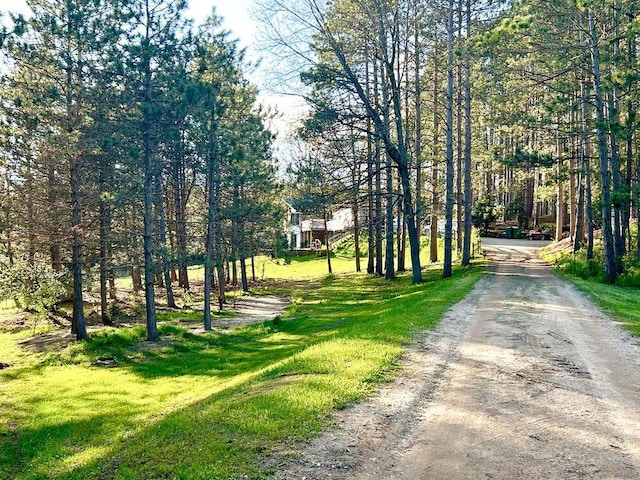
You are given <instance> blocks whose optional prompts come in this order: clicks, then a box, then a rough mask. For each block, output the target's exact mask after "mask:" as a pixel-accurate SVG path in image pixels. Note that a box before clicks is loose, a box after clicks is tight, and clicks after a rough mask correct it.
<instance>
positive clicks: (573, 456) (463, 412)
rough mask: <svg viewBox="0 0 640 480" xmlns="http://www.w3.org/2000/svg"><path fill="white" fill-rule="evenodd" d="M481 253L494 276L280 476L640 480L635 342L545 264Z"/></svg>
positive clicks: (524, 250) (497, 246)
mask: <svg viewBox="0 0 640 480" xmlns="http://www.w3.org/2000/svg"><path fill="white" fill-rule="evenodd" d="M535 243H537V242H526V241H523V242H518V241H504V240H503V241H495V240H494V241H492V242H491V243H489V244H487V245H485V246H486V248H487V253H488V254H489V257H490V259H491V261H492V264H491V267H490V272H489V274H488V275H487V276H486V277H485V278H483V279H482V280H480V281H479V282H478V283H477V284H476V287H475V288H474V289H473V291H472V292H470V294H469V295H468V296H467V297H466V298H465V299H464V300H463V301H462V302H460V303H458V304H457V305H455V306H454V307H453V308H452V309H451V310H450V311H449V312H448V313H447V315H446V317H445V319H444V320H443V321H442V322H441V324H440V325H439V326H438V328H437V329H435V330H434V331H432V332H426V333H425V334H424V335H423V336H422V337H421V338H420V339H418V341H417V342H416V343H415V344H413V345H411V346H410V347H409V349H408V351H407V354H406V355H405V358H404V363H403V365H404V368H403V370H402V372H401V373H400V375H399V376H398V377H397V379H396V380H395V381H394V382H393V383H392V384H390V385H388V386H386V387H384V388H383V389H382V391H381V392H380V395H378V396H376V397H375V398H372V399H369V400H367V401H365V402H363V403H361V404H358V405H355V406H353V407H351V408H349V409H346V410H345V411H342V412H339V414H338V415H337V419H336V420H337V427H336V428H335V429H333V430H332V431H330V432H328V433H327V434H325V435H323V436H322V437H320V438H318V439H316V440H314V441H313V442H311V444H309V445H308V446H307V447H306V448H305V449H304V451H303V452H300V456H299V457H294V458H290V457H284V456H282V457H279V458H277V459H274V461H273V465H274V468H275V469H276V470H277V473H276V475H275V478H277V479H287V480H293V479H303V478H304V479H307V480H311V479H326V478H333V479H403V480H407V479H409V480H423V479H424V480H427V479H450V480H455V479H483V478H487V479H505V480H506V479H509V480H511V479H516V478H518V479H538V478H545V479H637V478H640V348H639V347H638V342H637V341H636V340H634V339H632V338H630V337H629V335H627V334H626V333H625V332H623V331H621V330H620V329H619V327H618V326H617V325H615V324H614V323H613V322H611V320H609V319H608V318H607V317H606V316H605V315H603V314H602V313H601V312H600V311H599V310H598V309H597V308H596V307H594V306H593V305H592V304H591V303H590V302H589V301H588V300H586V299H585V298H584V297H583V296H582V295H581V294H580V293H579V292H578V291H577V290H576V289H575V288H574V287H573V286H572V285H570V284H569V283H568V282H566V281H564V280H562V279H560V278H558V277H557V276H556V275H555V274H554V273H553V272H552V270H551V269H550V268H549V267H547V266H546V265H545V264H544V263H543V262H542V261H540V260H539V259H538V258H537V257H536V255H535V253H534V250H533V248H532V247H531V245H533V244H535Z"/></svg>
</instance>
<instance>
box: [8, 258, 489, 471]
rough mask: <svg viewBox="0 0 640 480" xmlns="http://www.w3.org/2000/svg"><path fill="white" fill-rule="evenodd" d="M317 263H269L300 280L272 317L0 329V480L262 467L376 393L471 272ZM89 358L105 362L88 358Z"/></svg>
mask: <svg viewBox="0 0 640 480" xmlns="http://www.w3.org/2000/svg"><path fill="white" fill-rule="evenodd" d="M333 260H335V262H334V266H335V268H336V270H337V269H339V268H341V267H340V265H343V267H342V268H350V269H353V266H354V263H353V260H352V259H340V258H337V259H333ZM325 262H326V259H318V258H311V259H304V258H302V257H301V259H299V260H298V259H292V261H291V263H290V264H289V265H284V264H282V265H272V266H270V268H273V269H272V270H271V273H270V275H272V276H277V275H282V276H283V277H285V276H286V278H288V279H291V278H301V281H300V282H299V283H297V284H296V286H295V288H296V289H297V291H298V293H299V295H298V296H297V297H296V303H295V304H294V305H292V307H291V308H290V309H289V310H288V312H287V313H286V314H284V315H282V317H281V319H279V320H278V321H275V322H271V321H270V322H266V323H261V324H253V325H250V326H247V327H243V328H238V329H235V330H232V331H230V332H229V333H224V334H223V333H211V334H204V335H195V334H192V333H189V332H188V331H187V330H186V329H185V328H184V327H182V326H181V323H180V322H181V321H193V320H196V319H197V318H198V317H199V315H200V312H198V311H197V310H186V311H181V312H168V313H162V316H161V320H162V324H161V326H160V333H161V336H162V340H161V342H159V343H157V344H149V343H147V342H144V341H143V339H144V335H145V332H144V328H143V327H130V328H117V329H115V328H114V329H105V330H103V331H101V332H99V333H92V334H91V338H90V339H89V341H86V342H82V343H76V342H72V343H70V344H69V345H68V346H66V347H64V348H61V349H59V350H56V351H44V352H37V351H32V350H28V349H26V348H25V347H24V346H21V345H20V343H19V342H21V341H23V340H25V339H26V338H27V337H29V336H30V333H29V332H24V331H23V332H5V333H0V362H4V363H8V364H10V365H11V366H10V367H9V368H6V369H4V370H0V478H12V479H14V478H15V479H17V480H25V479H41V478H61V479H78V480H79V479H98V478H115V479H151V478H154V479H159V478H181V479H233V478H255V479H258V478H264V477H265V475H267V474H268V472H267V471H266V470H265V468H266V467H265V466H264V465H263V463H261V458H262V457H263V456H264V455H265V454H266V453H269V452H272V451H275V450H281V449H283V448H288V446H290V445H291V444H292V442H297V441H300V440H304V439H308V438H310V437H312V436H313V435H315V434H317V433H319V432H320V431H321V430H322V429H323V428H325V426H326V425H327V423H328V422H329V421H330V413H331V411H332V410H333V409H336V408H342V407H344V406H345V405H347V404H349V403H350V402H353V401H356V400H358V399H360V398H362V397H363V396H365V395H368V394H371V393H372V392H373V391H375V389H376V388H377V386H378V385H379V384H380V382H382V381H384V380H385V379H387V378H389V375H390V374H392V372H393V371H394V369H395V368H396V366H397V364H398V358H399V356H400V355H401V353H402V350H403V345H404V344H405V343H406V342H408V341H409V340H410V338H411V336H412V335H413V334H414V333H415V332H416V331H420V330H424V329H427V328H431V327H433V326H434V325H435V324H436V323H437V321H438V320H439V319H440V318H441V316H442V314H443V313H444V311H446V310H447V309H448V308H449V307H450V306H451V305H452V304H453V303H455V302H456V301H458V300H459V299H461V298H462V296H464V294H465V293H466V292H467V291H468V290H469V289H470V288H471V287H472V285H473V283H474V282H475V281H476V280H477V279H478V278H479V277H480V275H481V270H480V269H473V270H462V269H460V270H456V273H455V276H454V278H452V279H448V280H441V279H440V278H439V277H440V270H439V269H438V270H433V271H428V272H426V273H425V282H424V283H422V284H420V285H412V284H411V283H410V277H409V276H408V275H405V276H402V277H401V278H399V279H397V280H395V281H392V282H388V281H384V280H383V279H380V278H371V277H368V276H366V275H364V274H349V275H337V276H331V277H327V276H326V275H323V269H324V268H326V263H325ZM363 266H364V265H363ZM265 269H266V267H265ZM278 269H280V270H278ZM287 269H290V270H287ZM278 272H280V273H278ZM305 275H306V277H305ZM276 278H277V277H276ZM305 279H309V280H313V282H310V281H306V280H305ZM100 357H113V358H114V359H115V360H116V362H117V363H116V366H115V367H113V368H109V367H104V366H97V365H92V362H94V361H95V360H96V359H97V358H100Z"/></svg>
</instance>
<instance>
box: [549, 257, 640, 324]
mask: <svg viewBox="0 0 640 480" xmlns="http://www.w3.org/2000/svg"><path fill="white" fill-rule="evenodd" d="M552 247H553V245H550V246H549V247H547V248H545V249H543V250H542V256H543V258H544V259H545V260H546V261H547V262H548V263H549V264H551V265H554V266H555V268H556V271H557V272H558V273H559V274H560V275H562V277H564V278H566V279H567V280H569V281H571V282H572V283H573V284H575V285H576V287H577V288H578V289H579V290H580V291H582V292H583V293H585V294H586V295H587V296H588V297H589V298H590V299H591V300H592V301H593V302H594V303H595V304H596V305H598V306H599V307H600V308H602V309H603V310H604V311H605V312H606V313H607V314H608V315H610V316H611V317H612V318H613V319H615V320H616V321H618V322H620V324H621V325H623V326H624V328H626V329H627V330H629V331H630V332H631V333H632V334H633V335H637V336H640V290H639V289H638V288H636V287H629V286H624V285H620V284H615V285H610V284H607V283H604V279H605V275H604V267H603V266H602V261H603V260H602V248H601V246H600V245H596V249H595V252H594V253H595V258H593V259H590V260H587V258H586V253H585V252H584V251H580V252H578V253H576V254H572V253H570V250H569V249H567V250H560V251H556V252H554V253H552V251H553V248H552ZM634 275H637V272H634V271H633V268H630V269H629V271H628V272H627V273H626V274H625V275H623V276H622V277H620V278H619V280H622V281H624V280H626V281H628V282H629V281H630V279H633V277H634ZM632 283H633V282H632ZM635 283H637V282H635Z"/></svg>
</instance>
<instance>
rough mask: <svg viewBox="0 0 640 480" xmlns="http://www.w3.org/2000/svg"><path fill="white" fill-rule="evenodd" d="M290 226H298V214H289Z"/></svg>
mask: <svg viewBox="0 0 640 480" xmlns="http://www.w3.org/2000/svg"><path fill="white" fill-rule="evenodd" d="M291 225H300V214H299V213H292V214H291Z"/></svg>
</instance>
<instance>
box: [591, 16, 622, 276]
mask: <svg viewBox="0 0 640 480" xmlns="http://www.w3.org/2000/svg"><path fill="white" fill-rule="evenodd" d="M589 37H590V38H589V40H590V42H589V43H590V47H591V64H592V68H593V70H592V75H593V86H594V92H595V107H596V119H597V122H598V124H597V125H596V129H597V136H598V157H599V160H600V182H601V186H602V240H603V244H604V266H605V274H606V277H607V281H608V282H609V283H615V281H616V276H617V273H618V272H617V268H616V263H617V262H616V257H615V251H614V243H613V232H612V229H611V191H610V174H609V173H610V172H609V151H608V147H607V137H606V132H605V131H604V128H605V115H604V100H603V93H602V77H601V75H600V51H599V47H598V34H597V32H596V26H595V18H594V14H593V11H592V10H589Z"/></svg>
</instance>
